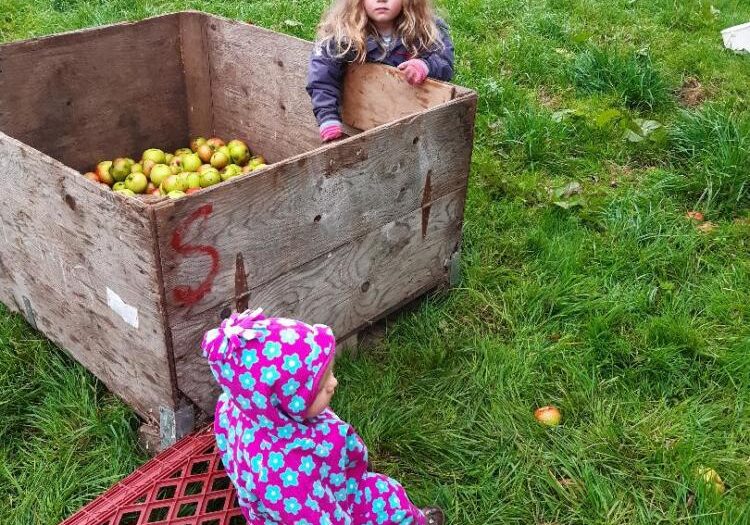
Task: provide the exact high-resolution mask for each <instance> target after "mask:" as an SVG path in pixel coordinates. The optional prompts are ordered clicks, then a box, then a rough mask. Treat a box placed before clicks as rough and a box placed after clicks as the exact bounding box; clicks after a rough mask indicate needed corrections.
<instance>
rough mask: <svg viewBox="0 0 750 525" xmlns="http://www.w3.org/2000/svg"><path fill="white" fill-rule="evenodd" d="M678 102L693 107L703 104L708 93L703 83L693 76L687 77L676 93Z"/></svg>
mask: <svg viewBox="0 0 750 525" xmlns="http://www.w3.org/2000/svg"><path fill="white" fill-rule="evenodd" d="M677 98H679V100H680V104H681V105H683V106H684V107H686V108H694V107H696V106H700V105H701V104H703V103H704V102H705V101H706V99H707V98H708V93H707V91H706V88H704V87H703V84H701V83H700V81H699V80H698V79H697V78H695V77H687V78H686V79H685V80H684V81H683V83H682V87H681V88H680V90H679V92H678V93H677Z"/></svg>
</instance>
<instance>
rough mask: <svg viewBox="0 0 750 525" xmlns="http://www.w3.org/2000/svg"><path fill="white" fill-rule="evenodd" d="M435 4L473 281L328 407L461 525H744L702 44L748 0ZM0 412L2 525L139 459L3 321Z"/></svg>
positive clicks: (728, 265) (749, 403) (71, 502)
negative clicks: (545, 418) (459, 117)
mask: <svg viewBox="0 0 750 525" xmlns="http://www.w3.org/2000/svg"><path fill="white" fill-rule="evenodd" d="M147 4H150V5H149V6H147ZM440 5H441V7H442V8H443V10H444V13H445V15H446V17H447V19H448V20H449V21H450V23H451V24H452V27H453V31H454V36H455V40H456V43H457V48H458V68H457V71H458V76H457V82H459V83H461V84H464V85H467V86H470V87H473V88H475V89H477V90H478V91H479V93H480V106H479V115H478V121H477V145H476V149H475V154H474V162H473V170H472V178H471V190H470V193H469V200H468V207H467V216H466V226H465V244H464V257H463V263H464V268H463V269H464V279H463V282H462V284H461V286H460V288H459V289H457V290H455V291H454V292H453V293H452V294H450V295H449V296H448V297H434V298H430V299H428V300H426V301H425V302H424V303H423V305H422V306H421V308H420V309H419V310H418V311H417V312H416V313H411V314H408V315H404V316H402V317H401V318H400V319H399V320H398V321H397V322H395V323H393V324H392V325H391V326H390V327H389V333H388V337H387V339H386V341H385V342H384V343H383V344H382V345H380V346H378V347H376V348H373V349H371V350H370V351H368V352H366V353H363V354H360V357H359V358H358V359H357V360H353V361H345V362H342V363H341V366H340V367H339V374H338V375H339V377H340V380H341V383H342V386H341V389H340V393H339V394H338V397H337V399H336V400H335V408H336V409H337V411H338V412H339V413H340V415H341V416H342V417H344V418H346V419H348V420H349V421H351V422H352V423H353V424H355V426H356V427H357V428H358V429H360V430H361V432H362V434H363V435H364V438H365V440H366V441H367V442H368V444H369V445H370V447H371V452H372V454H373V456H374V460H375V464H376V466H377V467H378V468H379V469H381V470H383V471H385V472H387V473H389V474H392V475H394V476H396V477H397V478H399V479H401V480H402V481H403V482H404V483H405V484H406V486H407V487H408V489H409V491H410V493H411V494H412V497H413V499H414V500H415V501H416V502H418V503H420V504H428V503H437V504H440V505H442V506H443V507H445V508H446V509H447V511H448V514H449V517H450V521H451V523H454V524H470V523H471V524H485V523H518V524H547V525H551V524H579V523H585V524H644V525H645V524H649V525H652V524H661V523H665V524H666V523H701V524H703V523H706V524H708V523H710V524H713V523H726V524H739V523H750V481H749V480H750V328H748V327H749V326H750V220H748V211H749V210H750V207H749V204H750V199H749V197H748V189H749V188H748V183H749V182H750V179H749V178H748V177H749V176H750V111H749V110H748V109H747V108H749V107H750V82H748V79H750V56H739V55H735V54H732V53H729V52H727V51H725V50H724V49H723V48H722V46H721V40H720V36H719V30H720V29H721V28H723V27H727V26H730V25H734V24H738V23H741V22H745V21H747V20H750V4H748V3H747V2H744V1H741V0H715V1H714V2H713V4H712V5H711V4H708V3H707V2H702V1H698V0H680V1H676V0H675V1H673V0H649V1H646V0H523V1H522V0H444V1H442V2H440ZM323 6H324V2H323V1H321V0H315V1H305V2H303V1H300V0H296V1H290V2H278V1H276V0H263V1H252V2H230V1H212V2H197V1H196V2H176V1H175V2H169V1H160V2H148V3H147V2H145V1H143V0H137V1H125V0H116V1H105V0H99V1H84V0H39V1H34V2H31V1H21V0H5V2H4V3H3V7H0V39H1V40H11V39H17V38H25V37H29V36H33V35H41V34H48V33H54V32H57V31H62V30H68V29H74V28H78V27H84V26H89V25H95V24H102V23H108V22H114V21H119V20H125V19H138V18H142V17H145V16H149V15H153V14H157V13H160V12H164V11H170V10H176V9H181V8H185V7H191V8H196V9H202V10H206V11H211V12H215V13H219V14H223V15H226V16H230V17H234V18H238V19H242V20H252V21H253V22H255V23H257V24H260V25H263V26H266V27H270V28H273V29H277V30H280V31H285V32H289V33H294V34H296V35H298V36H303V37H307V38H310V37H312V35H313V28H314V24H315V21H316V20H317V18H318V17H319V15H320V12H321V10H322V9H323ZM644 121H656V122H658V123H659V124H661V127H659V126H658V125H657V124H653V123H649V122H644ZM689 209H698V210H701V211H703V212H704V213H705V214H706V217H707V219H709V220H710V221H711V222H712V224H713V225H715V229H713V230H711V231H699V230H698V229H697V228H696V227H695V225H694V224H692V223H690V222H689V221H687V220H686V219H685V218H684V213H685V212H686V211H687V210H689ZM545 404H555V405H557V406H559V407H560V408H561V409H562V412H563V415H564V424H563V425H562V426H561V427H558V428H556V429H554V430H545V429H543V428H541V427H539V426H538V425H537V424H536V423H535V421H534V420H533V418H532V412H533V410H534V408H536V407H537V406H540V405H545ZM0 421H2V422H3V424H2V427H1V428H0V523H13V524H30V523H50V524H52V523H56V522H57V520H59V519H60V518H62V517H64V516H66V515H67V514H69V513H70V512H72V511H73V510H75V509H76V508H77V507H78V506H79V505H80V504H82V503H83V502H84V501H86V500H88V499H90V498H92V497H93V496H94V495H95V494H97V493H98V492H99V491H101V490H102V489H104V488H105V487H106V486H108V485H109V484H110V483H112V482H113V481H114V480H115V479H117V478H118V477H120V476H122V475H124V474H126V473H128V472H129V471H131V469H132V468H133V467H134V466H135V465H136V464H138V463H139V462H140V461H142V460H143V456H141V455H139V453H138V452H137V450H136V449H135V448H134V446H133V440H134V428H135V421H134V419H133V417H132V415H131V414H130V413H129V412H128V411H127V409H125V408H124V407H122V406H121V405H120V404H119V402H118V401H116V400H115V399H113V398H112V397H111V396H110V395H109V394H107V393H106V391H105V390H104V389H103V388H102V387H101V386H100V385H98V384H97V383H96V381H95V380H94V379H93V378H92V377H91V376H89V375H88V374H87V373H85V372H84V371H83V370H81V369H80V368H79V367H77V366H76V365H74V364H73V363H71V362H70V361H69V360H68V359H67V358H66V357H65V356H64V355H63V354H62V353H61V352H60V351H58V350H57V349H55V348H54V347H53V346H51V345H50V344H49V343H47V342H45V341H44V340H42V339H40V337H39V336H38V335H37V334H35V333H33V331H31V330H30V329H29V328H28V327H27V326H26V325H25V324H23V322H22V321H20V320H19V319H18V318H16V317H13V316H10V315H8V314H7V313H4V312H2V311H0ZM702 465H705V466H711V467H713V468H714V469H716V470H717V471H718V472H719V474H720V475H721V476H722V478H723V479H724V480H725V481H726V484H727V491H726V493H725V494H724V495H723V496H721V497H719V496H717V495H715V494H713V493H712V492H711V491H710V490H708V489H707V488H706V487H705V486H703V485H702V484H701V483H699V482H698V481H697V479H696V475H695V470H696V468H698V467H700V466H702Z"/></svg>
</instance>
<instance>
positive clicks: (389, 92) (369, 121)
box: [341, 63, 456, 130]
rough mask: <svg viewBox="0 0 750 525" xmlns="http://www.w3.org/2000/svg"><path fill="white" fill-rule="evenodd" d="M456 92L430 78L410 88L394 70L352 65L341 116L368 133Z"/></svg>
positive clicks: (383, 67) (378, 66) (348, 69)
mask: <svg viewBox="0 0 750 525" xmlns="http://www.w3.org/2000/svg"><path fill="white" fill-rule="evenodd" d="M455 92H456V88H455V86H452V85H451V84H446V83H444V82H436V81H435V80H431V79H427V80H426V81H425V83H424V84H422V85H421V86H416V87H415V86H410V85H409V83H408V82H407V81H406V79H405V77H404V75H403V73H401V72H400V71H399V70H398V69H396V68H394V67H389V66H384V65H382V64H371V63H367V64H354V65H350V66H348V67H347V72H346V77H345V80H344V89H343V93H342V101H341V114H342V118H343V120H344V122H346V123H347V124H349V125H350V126H352V127H353V128H357V129H362V130H368V129H371V128H374V127H376V126H380V125H381V124H386V123H388V122H393V121H395V120H398V119H400V118H403V117H406V116H409V115H413V114H415V113H420V112H422V111H424V110H426V109H430V108H434V107H435V106H438V105H440V104H443V103H445V102H448V101H450V100H453V98H455Z"/></svg>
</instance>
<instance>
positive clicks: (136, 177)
mask: <svg viewBox="0 0 750 525" xmlns="http://www.w3.org/2000/svg"><path fill="white" fill-rule="evenodd" d="M125 187H126V188H127V189H129V190H130V191H132V192H133V193H143V192H145V191H146V188H147V187H148V177H146V175H144V174H143V173H140V172H135V173H131V174H130V175H128V176H127V178H126V179H125Z"/></svg>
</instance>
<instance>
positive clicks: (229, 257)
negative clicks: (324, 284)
mask: <svg viewBox="0 0 750 525" xmlns="http://www.w3.org/2000/svg"><path fill="white" fill-rule="evenodd" d="M474 109H475V100H474V99H470V98H467V99H465V100H456V101H453V102H451V103H450V104H448V105H446V106H444V107H441V108H437V109H435V110H431V111H429V112H427V113H425V114H424V115H420V116H419V117H415V118H413V119H408V120H403V121H400V122H397V123H394V124H392V125H390V126H388V127H385V128H381V129H377V130H371V131H368V132H366V133H363V134H361V135H358V136H356V137H353V138H351V139H348V140H345V141H342V142H340V143H336V144H333V145H331V146H328V147H324V148H321V149H318V150H316V151H314V152H312V153H310V154H308V155H303V156H300V157H298V158H293V159H289V160H288V161H285V162H283V163H280V164H278V165H275V166H271V167H269V168H268V169H266V170H264V171H261V172H259V173H258V174H257V175H254V176H251V177H242V178H237V179H233V180H232V181H231V182H230V183H228V184H223V185H219V186H215V187H212V188H209V189H207V190H205V191H203V192H200V193H198V194H195V195H192V196H191V197H190V198H188V199H182V200H178V201H167V202H163V203H160V204H158V205H156V221H157V227H158V230H159V245H160V252H161V257H162V265H163V270H164V284H165V289H166V293H167V297H166V301H167V309H168V316H169V319H170V324H171V325H172V326H175V325H178V324H180V322H181V319H182V318H184V317H190V316H195V315H200V314H201V312H204V311H207V310H209V309H211V308H213V307H214V306H215V305H217V304H222V303H224V302H226V300H227V298H229V297H231V296H232V295H233V294H234V289H235V266H236V264H235V262H236V259H237V254H238V253H241V254H242V257H243V259H244V264H245V266H246V268H247V272H248V275H247V282H248V285H249V287H251V288H252V287H255V286H258V285H260V284H263V283H265V282H268V281H269V280H271V279H274V278H275V277H278V276H279V275H283V274H285V273H286V272H288V271H290V270H292V269H293V268H296V267H298V266H300V265H301V264H303V263H305V262H307V261H310V260H312V259H315V258H316V257H318V256H320V255H321V254H324V253H327V252H329V251H331V250H333V249H334V248H336V247H338V246H341V245H343V244H345V243H347V242H349V241H351V240H353V239H356V238H358V237H361V236H362V235H364V234H366V233H367V232H369V231H372V230H373V229H375V228H378V227H380V226H382V225H384V224H387V223H389V222H391V221H393V220H395V219H397V218H399V217H402V216H404V215H406V214H408V213H410V212H411V211H413V210H415V209H417V208H421V207H423V206H425V205H426V204H429V202H431V201H432V200H435V199H438V198H440V197H442V196H444V195H447V194H448V193H450V192H453V191H455V190H457V189H460V188H464V187H466V181H467V176H468V169H469V161H470V156H471V149H470V145H471V140H472V138H471V137H472V132H473V114H474ZM394 152H398V153H399V154H394ZM183 351H186V349H185V348H181V347H180V345H175V354H176V356H179V354H180V352H183Z"/></svg>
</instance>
